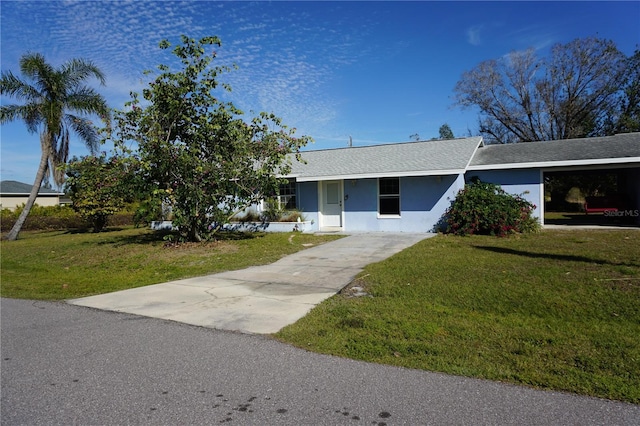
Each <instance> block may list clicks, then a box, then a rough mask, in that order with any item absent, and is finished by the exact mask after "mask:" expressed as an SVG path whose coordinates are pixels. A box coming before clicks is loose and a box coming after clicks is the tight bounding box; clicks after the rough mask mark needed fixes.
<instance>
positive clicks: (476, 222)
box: [444, 179, 538, 237]
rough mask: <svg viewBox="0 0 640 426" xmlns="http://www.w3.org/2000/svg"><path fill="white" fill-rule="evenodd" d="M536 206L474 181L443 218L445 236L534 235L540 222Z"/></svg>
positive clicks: (476, 180) (490, 184)
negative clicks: (535, 210)
mask: <svg viewBox="0 0 640 426" xmlns="http://www.w3.org/2000/svg"><path fill="white" fill-rule="evenodd" d="M535 208H536V206H535V205H533V204H531V203H530V202H529V201H527V200H525V199H524V198H522V197H521V196H519V195H511V194H508V193H506V192H505V191H504V190H503V189H502V188H501V187H500V186H499V185H496V184H492V183H486V182H481V181H480V180H479V179H474V180H473V181H472V183H470V184H467V185H465V187H464V189H462V190H461V191H460V192H458V195H457V196H456V199H455V200H454V201H453V202H452V203H451V206H450V207H449V209H447V211H446V213H445V215H444V232H445V233H451V234H455V235H470V234H485V235H497V236H501V237H502V236H506V235H508V234H512V233H524V232H534V231H536V230H537V229H538V221H537V220H536V218H535V217H533V216H532V213H533V210H534V209H535Z"/></svg>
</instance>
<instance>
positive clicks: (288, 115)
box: [0, 0, 640, 183]
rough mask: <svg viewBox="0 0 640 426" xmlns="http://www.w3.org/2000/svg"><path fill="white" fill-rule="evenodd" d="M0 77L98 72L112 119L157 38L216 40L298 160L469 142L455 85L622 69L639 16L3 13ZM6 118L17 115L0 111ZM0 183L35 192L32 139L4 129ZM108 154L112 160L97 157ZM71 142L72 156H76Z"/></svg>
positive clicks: (587, 8)
mask: <svg viewBox="0 0 640 426" xmlns="http://www.w3.org/2000/svg"><path fill="white" fill-rule="evenodd" d="M0 20H1V21H0V31H1V33H0V42H1V57H0V60H1V68H2V70H3V71H4V70H12V71H13V72H15V73H19V66H18V61H19V58H20V56H21V55H22V54H24V53H25V52H27V51H33V52H40V53H42V54H44V55H45V57H46V58H47V59H48V61H49V62H50V63H52V64H54V65H56V66H58V65H60V64H61V63H63V62H64V61H65V60H68V59H70V58H77V57H81V58H86V59H90V60H92V61H94V63H95V64H96V65H98V66H99V67H100V68H101V69H102V70H103V71H104V72H105V74H106V76H107V85H106V86H105V87H99V88H98V89H99V91H100V92H101V93H102V94H103V95H104V96H105V98H106V99H107V101H108V103H109V105H110V106H111V107H112V108H122V107H123V104H124V102H125V101H127V100H128V99H129V92H130V91H131V90H140V89H141V88H142V87H143V83H144V82H146V81H148V80H149V79H148V77H144V76H143V74H142V72H143V71H144V70H145V69H152V68H154V67H155V66H156V65H158V64H159V63H171V62H170V61H171V57H170V56H169V55H168V54H167V52H163V51H160V50H159V49H158V48H157V45H158V42H159V41H160V40H161V39H162V38H167V39H169V40H170V41H174V42H177V41H178V40H179V37H180V35H181V34H186V35H188V36H190V37H194V38H199V37H202V36H208V35H217V36H218V37H220V38H221V40H222V44H223V45H222V47H221V48H220V49H217V53H218V59H217V60H218V64H231V63H235V64H236V65H237V66H238V67H239V69H238V70H235V71H232V72H231V73H229V74H226V75H223V76H222V78H221V80H222V81H224V82H226V83H229V84H230V85H231V86H232V88H233V92H232V94H231V97H230V99H231V100H232V101H233V102H234V103H235V104H236V105H237V106H239V107H240V108H241V109H243V110H244V111H245V112H246V113H247V115H251V114H250V111H255V112H259V111H268V112H274V113H275V114H276V115H278V116H280V117H282V118H283V120H284V122H285V123H286V124H287V125H289V126H290V127H296V128H297V129H298V133H299V134H307V135H310V136H312V137H313V138H314V139H315V143H313V144H311V145H309V146H308V147H307V149H325V148H336V147H344V146H346V145H347V143H348V141H349V136H351V137H352V138H353V144H354V146H362V145H371V144H376V143H388V142H404V141H408V140H410V137H409V136H410V135H413V134H416V133H417V134H419V135H420V137H421V138H422V139H430V138H432V137H435V136H437V135H438V128H439V127H440V126H441V125H442V124H443V123H448V124H449V125H450V127H451V128H452V130H453V132H454V134H455V135H456V136H466V135H467V133H468V131H471V132H472V134H475V131H476V128H477V125H476V123H477V112H476V111H473V110H460V109H459V108H456V107H453V106H452V96H453V87H454V86H455V84H456V82H457V81H458V79H459V78H460V76H461V74H462V73H463V72H464V71H466V70H469V69H471V68H473V67H474V66H475V65H477V64H478V63H479V62H481V61H483V60H486V59H493V58H499V57H501V56H503V55H505V54H507V53H509V52H510V51H513V50H522V49H526V48H528V47H534V48H535V49H537V50H539V53H540V54H541V55H545V54H546V53H547V52H548V49H549V48H550V47H551V46H552V45H553V44H555V43H566V42H569V41H571V40H573V39H575V38H579V37H588V36H597V37H602V38H607V39H611V40H613V41H614V42H615V43H616V44H617V46H618V48H619V49H620V50H622V52H623V53H625V54H626V55H631V54H632V53H633V52H634V50H635V48H636V47H637V46H638V45H639V44H640V24H639V22H640V2H638V1H633V2H456V1H452V2H418V1H414V2H382V1H381V2H311V1H307V2H277V1H276V2H213V1H199V2H198V1H187V2H177V1H154V2H145V1H139V0H136V1H122V2H121V1H76V0H66V1H11V0H9V1H7V0H3V1H2V6H1V9H0ZM1 102H2V104H7V103H13V102H15V101H14V100H12V99H7V98H2V99H1ZM0 136H1V152H0V154H1V164H0V175H1V179H3V180H18V181H23V182H27V183H31V182H33V179H34V177H35V173H36V169H37V165H38V160H39V157H40V150H39V149H40V146H39V137H38V135H37V134H29V133H27V132H26V129H25V126H24V124H23V123H22V122H16V123H12V124H7V125H3V126H2V128H1V133H0ZM107 150H108V149H107ZM86 154H87V151H86V149H85V148H84V147H83V145H82V144H81V143H80V142H78V141H75V140H74V141H73V142H72V145H71V155H78V156H80V155H86Z"/></svg>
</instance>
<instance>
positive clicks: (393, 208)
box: [378, 178, 400, 216]
mask: <svg viewBox="0 0 640 426" xmlns="http://www.w3.org/2000/svg"><path fill="white" fill-rule="evenodd" d="M378 193H379V194H380V195H379V202H378V213H379V214H381V215H395V216H399V215H400V178H380V179H378Z"/></svg>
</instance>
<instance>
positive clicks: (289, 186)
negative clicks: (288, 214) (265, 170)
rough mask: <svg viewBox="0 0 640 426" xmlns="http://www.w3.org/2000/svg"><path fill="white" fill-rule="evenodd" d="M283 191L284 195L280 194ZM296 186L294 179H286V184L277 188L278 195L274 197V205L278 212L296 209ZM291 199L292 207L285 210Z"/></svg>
mask: <svg viewBox="0 0 640 426" xmlns="http://www.w3.org/2000/svg"><path fill="white" fill-rule="evenodd" d="M283 190H284V192H285V193H284V194H283V193H282V192H283ZM297 195H298V186H297V182H296V179H295V178H291V179H288V182H287V183H282V184H280V186H279V187H278V193H277V194H276V196H275V199H276V204H277V205H278V209H279V210H295V209H297V208H298V197H297ZM291 199H293V207H289V208H287V205H289V203H291Z"/></svg>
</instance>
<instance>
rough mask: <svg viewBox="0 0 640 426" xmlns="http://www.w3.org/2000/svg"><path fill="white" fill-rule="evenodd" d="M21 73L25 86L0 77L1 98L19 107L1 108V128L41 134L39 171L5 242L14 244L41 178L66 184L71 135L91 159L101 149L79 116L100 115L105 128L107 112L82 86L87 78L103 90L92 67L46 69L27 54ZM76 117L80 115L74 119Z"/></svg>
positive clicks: (77, 63)
mask: <svg viewBox="0 0 640 426" xmlns="http://www.w3.org/2000/svg"><path fill="white" fill-rule="evenodd" d="M20 71H21V72H22V74H23V75H24V77H26V78H27V80H28V81H24V80H21V79H20V78H18V77H16V76H15V75H13V73H11V71H7V72H4V71H3V72H2V77H1V78H0V95H7V96H12V97H14V98H16V99H18V100H20V101H24V103H23V104H22V105H3V106H1V107H0V123H1V124H4V123H7V122H10V121H13V120H16V119H21V120H23V121H24V122H25V124H26V125H27V129H28V130H29V132H30V133H36V132H37V131H40V149H41V151H42V153H41V157H40V165H39V166H38V172H37V173H36V179H35V181H34V182H33V187H32V189H31V194H29V198H28V199H27V203H26V205H25V207H24V210H23V211H22V214H20V217H19V218H18V220H17V221H16V223H15V225H14V226H13V228H12V229H11V231H10V232H9V234H8V235H7V237H6V238H7V239H8V240H15V239H17V238H18V233H19V232H20V229H21V228H22V225H23V224H24V221H25V220H26V218H27V216H28V215H29V211H30V210H31V207H32V206H33V203H34V202H35V200H36V197H37V196H38V191H39V190H40V186H41V185H42V182H43V180H44V179H45V178H48V177H49V175H51V176H52V177H53V181H54V182H55V184H56V185H58V186H60V185H61V184H62V183H63V182H64V169H63V168H62V167H61V166H62V165H64V164H66V162H67V159H68V158H69V133H70V131H73V132H74V133H76V134H77V135H78V136H79V137H80V139H81V140H82V141H83V142H84V143H85V145H86V146H87V148H89V150H90V151H91V153H95V152H96V151H97V150H98V146H99V145H100V142H99V137H98V132H97V131H96V128H95V127H94V126H93V124H92V122H91V121H90V120H89V119H88V118H86V117H83V116H82V115H84V114H98V115H99V116H100V117H101V118H102V120H103V121H105V122H106V123H108V122H109V120H110V112H109V108H108V107H107V103H106V101H105V100H104V98H103V97H102V96H101V95H99V94H98V93H97V92H95V91H94V90H93V89H92V88H90V87H88V86H86V85H85V81H86V80H87V79H89V78H91V77H95V78H97V79H98V81H99V82H100V84H101V85H104V82H105V78H104V75H103V74H102V71H100V70H99V69H98V68H97V67H96V66H95V65H93V63H92V62H90V61H86V60H82V59H72V60H70V61H68V62H66V63H64V64H63V65H62V66H61V67H60V68H57V69H56V68H54V67H52V66H51V65H49V64H48V63H47V62H46V61H45V59H44V56H42V55H41V54H39V53H27V54H25V55H23V56H22V58H20ZM76 114H79V115H76Z"/></svg>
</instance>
